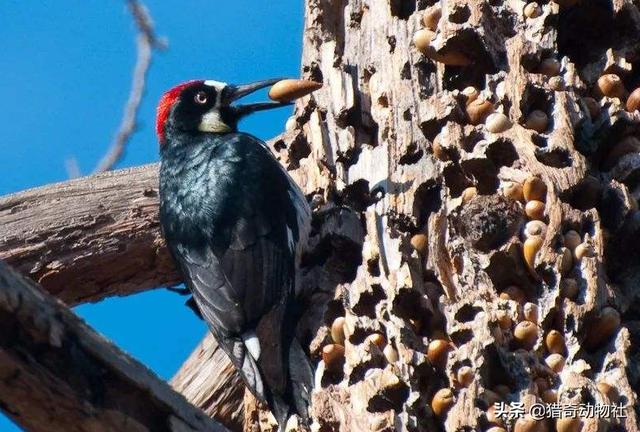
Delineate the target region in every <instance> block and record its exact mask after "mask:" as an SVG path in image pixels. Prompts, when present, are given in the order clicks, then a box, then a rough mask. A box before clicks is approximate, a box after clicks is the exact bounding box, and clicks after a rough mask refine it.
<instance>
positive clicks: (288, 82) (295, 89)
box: [269, 79, 322, 102]
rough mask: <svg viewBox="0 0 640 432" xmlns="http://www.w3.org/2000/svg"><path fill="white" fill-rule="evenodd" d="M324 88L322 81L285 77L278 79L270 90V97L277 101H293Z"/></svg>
mask: <svg viewBox="0 0 640 432" xmlns="http://www.w3.org/2000/svg"><path fill="white" fill-rule="evenodd" d="M320 88H322V83H319V82H315V81H309V80H299V79H285V80H281V81H278V82H277V83H275V84H274V85H273V87H271V89H270V90H269V97H270V98H271V99H272V100H274V101H277V102H291V101H293V100H295V99H299V98H301V97H303V96H306V95H308V94H310V93H312V92H314V91H316V90H318V89H320Z"/></svg>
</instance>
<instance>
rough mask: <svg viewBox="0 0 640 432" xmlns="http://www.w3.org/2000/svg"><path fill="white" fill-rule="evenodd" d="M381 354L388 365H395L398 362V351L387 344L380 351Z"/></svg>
mask: <svg viewBox="0 0 640 432" xmlns="http://www.w3.org/2000/svg"><path fill="white" fill-rule="evenodd" d="M382 353H383V354H384V356H385V358H386V359H387V361H388V362H389V363H395V362H397V361H398V358H399V357H398V351H397V350H396V349H395V348H394V347H392V346H391V344H387V346H385V347H384V349H383V350H382Z"/></svg>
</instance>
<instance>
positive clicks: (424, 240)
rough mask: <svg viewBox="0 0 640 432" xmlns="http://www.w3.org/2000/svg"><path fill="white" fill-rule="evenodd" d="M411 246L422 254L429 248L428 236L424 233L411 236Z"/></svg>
mask: <svg viewBox="0 0 640 432" xmlns="http://www.w3.org/2000/svg"><path fill="white" fill-rule="evenodd" d="M411 246H413V248H414V249H415V250H416V251H417V252H418V253H420V254H423V255H424V254H425V253H426V252H427V251H428V250H429V238H428V237H427V235H426V234H416V235H414V236H413V237H411Z"/></svg>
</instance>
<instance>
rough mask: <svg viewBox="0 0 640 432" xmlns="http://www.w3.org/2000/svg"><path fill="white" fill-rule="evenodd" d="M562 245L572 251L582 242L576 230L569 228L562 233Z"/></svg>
mask: <svg viewBox="0 0 640 432" xmlns="http://www.w3.org/2000/svg"><path fill="white" fill-rule="evenodd" d="M563 238H564V245H565V246H566V247H568V248H569V249H570V250H571V251H572V252H573V251H574V250H576V248H577V247H578V245H579V244H580V243H582V237H581V236H580V234H578V232H577V231H574V230H569V231H567V232H566V233H564V236H563Z"/></svg>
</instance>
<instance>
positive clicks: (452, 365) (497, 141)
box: [245, 0, 640, 431]
mask: <svg viewBox="0 0 640 432" xmlns="http://www.w3.org/2000/svg"><path fill="white" fill-rule="evenodd" d="M433 3H434V2H432V1H428V0H419V1H411V0H407V1H404V0H400V1H396V0H370V1H359V0H353V1H348V2H347V1H329V0H310V1H308V2H307V5H306V16H305V33H304V52H303V59H302V64H303V74H304V77H305V78H311V79H315V80H320V81H323V83H324V87H323V89H321V90H320V91H318V92H316V93H314V94H313V95H311V96H309V97H307V98H305V99H304V100H303V101H299V102H298V104H297V109H296V112H295V116H294V121H290V122H288V124H289V125H290V130H289V131H288V132H287V133H286V134H285V135H283V136H282V137H281V138H280V139H279V140H277V141H276V142H275V144H274V148H275V149H276V151H277V152H278V155H279V158H280V159H281V160H282V162H283V163H284V164H285V165H286V166H287V167H288V168H289V169H290V170H292V173H293V174H294V176H296V178H297V179H298V180H299V181H300V183H301V184H303V185H305V187H306V191H307V192H308V193H310V194H311V193H315V194H316V195H317V196H321V197H323V198H324V200H325V202H326V203H327V204H326V205H332V204H335V203H340V204H342V205H346V206H348V207H350V208H352V209H354V210H355V211H357V212H358V213H359V215H360V217H361V219H362V221H363V226H364V227H365V229H366V236H365V242H364V244H363V249H362V257H363V261H362V263H361V264H357V270H356V272H355V273H354V275H353V276H354V277H353V278H352V279H349V280H347V281H345V282H344V283H343V284H341V285H340V286H339V287H338V288H339V289H338V293H339V296H340V298H341V301H335V302H330V304H329V307H328V308H326V309H325V311H326V312H325V315H324V317H323V318H322V323H321V324H323V325H322V326H321V327H320V330H319V333H318V334H317V337H316V339H315V341H314V344H313V345H312V346H311V351H312V353H313V355H314V356H315V358H316V359H319V357H320V353H319V351H320V348H322V346H326V345H329V344H331V343H332V342H334V341H332V340H331V337H330V336H329V331H328V327H329V326H330V325H331V323H332V321H333V320H334V319H335V318H336V317H338V316H343V317H344V318H345V321H346V324H345V327H344V328H345V333H346V342H344V348H345V355H344V365H343V366H342V367H340V363H339V362H338V366H337V367H336V366H334V365H326V364H325V363H324V361H321V362H320V363H319V366H318V371H317V375H318V376H317V382H318V383H320V386H319V387H317V388H316V391H315V393H314V405H313V407H312V415H313V417H314V420H315V422H316V423H317V425H318V426H319V427H320V430H340V431H349V430H351V431H354V430H416V431H433V430H446V431H460V430H486V429H488V428H489V427H490V426H492V425H495V424H492V423H491V421H492V420H495V419H492V418H491V411H490V410H489V408H490V407H491V406H492V405H493V403H494V402H496V401H506V402H507V403H508V402H522V403H524V405H525V407H526V409H527V410H528V409H529V408H530V407H531V405H532V404H533V403H535V402H542V401H543V397H544V400H546V401H553V400H557V401H559V402H560V403H564V404H570V403H573V404H579V403H587V402H591V403H600V404H610V403H612V402H622V404H623V405H625V406H626V411H625V414H626V418H620V419H617V418H602V419H583V421H582V426H581V427H582V430H585V431H586V430H600V431H604V430H607V429H609V430H612V429H614V428H618V429H620V430H628V431H635V430H638V424H637V420H638V404H637V392H638V379H639V377H640V375H639V374H638V362H637V360H638V352H637V348H635V345H636V344H637V341H638V335H639V333H638V329H639V326H638V322H637V318H636V317H635V316H634V315H635V313H634V311H636V310H637V308H638V304H639V303H638V298H639V297H638V294H639V293H640V289H639V288H638V287H639V285H638V283H637V281H638V276H639V275H640V269H639V267H638V256H639V255H638V246H637V245H638V222H637V220H638V212H637V204H636V199H635V197H636V196H637V194H638V192H639V191H638V189H637V184H638V182H637V173H638V167H639V166H640V162H639V161H640V159H639V157H638V155H637V152H638V148H639V147H638V146H637V145H636V144H634V145H629V144H625V145H620V144H618V143H619V142H620V141H622V139H623V138H625V137H626V136H629V135H636V136H637V135H638V124H639V122H640V116H639V114H638V112H635V113H629V112H627V111H625V109H624V100H625V98H626V96H622V97H621V98H610V97H602V95H601V94H598V92H597V91H596V87H597V85H596V81H597V79H598V77H599V76H600V75H601V74H603V73H605V72H615V73H618V74H619V75H620V77H621V78H622V80H623V82H624V84H625V85H626V86H627V87H628V90H632V89H633V88H634V87H636V86H637V85H638V84H640V82H639V81H640V75H639V74H638V69H639V68H640V63H638V59H639V58H640V55H639V54H640V52H639V50H638V46H639V45H638V38H639V36H638V35H639V33H638V29H640V12H639V11H638V6H637V4H634V2H631V1H625V0H615V1H598V2H578V3H577V4H575V5H569V6H566V5H567V4H570V3H572V2H561V3H562V4H563V5H564V6H563V7H560V6H559V5H558V4H557V3H554V2H549V3H544V4H541V5H540V7H541V10H540V12H541V14H540V16H539V17H536V18H525V16H524V14H523V10H524V7H525V3H524V2H521V1H515V0H510V1H487V0H475V1H470V2H469V1H464V2H463V1H459V0H442V1H440V2H438V5H439V6H440V7H441V9H442V19H440V21H439V24H438V26H437V32H436V34H435V39H434V40H433V41H432V42H431V44H430V46H431V47H433V48H432V51H425V52H427V53H428V54H430V57H431V58H436V59H438V60H439V61H447V62H449V63H451V62H457V63H458V64H460V63H465V62H468V63H469V64H468V65H464V66H455V65H450V64H449V65H445V64H443V63H442V62H434V61H433V60H431V59H430V58H429V57H427V56H425V55H424V54H422V53H421V52H419V51H418V50H417V49H416V47H415V46H414V44H413V42H412V39H413V36H414V34H415V33H416V32H417V31H418V30H420V29H421V28H422V27H423V24H422V22H421V19H422V16H423V14H424V12H425V10H426V9H427V8H428V7H430V6H431V5H432V4H433ZM559 3H560V2H559ZM433 50H435V51H433ZM434 52H435V54H434ZM547 58H555V59H557V60H559V61H560V63H561V69H560V71H559V72H558V73H556V72H551V73H549V72H547V73H548V74H549V75H556V76H555V77H554V78H551V77H550V76H545V75H544V74H543V73H541V72H543V71H545V70H543V69H542V68H543V65H542V62H543V60H544V59H547ZM452 59H453V60H452ZM461 59H462V60H461ZM463 60H464V61H463ZM467 86H473V87H475V88H477V89H478V90H479V91H481V96H480V97H481V98H485V99H487V100H488V101H490V102H491V103H492V104H493V111H497V112H500V113H504V114H505V115H506V117H507V118H508V120H509V124H508V127H506V130H503V131H502V132H495V133H492V132H490V131H489V129H491V128H492V127H493V126H489V125H488V124H485V122H484V119H481V120H480V121H478V122H475V123H478V124H475V125H474V124H472V123H474V122H472V120H471V118H470V117H469V115H468V113H467V111H468V110H467V108H466V99H467V97H466V96H465V94H463V93H462V90H463V89H465V88H466V87H467ZM585 96H594V97H596V100H597V102H598V103H597V107H596V109H595V110H594V112H592V113H589V101H588V100H586V99H584V97H585ZM621 99H622V100H621ZM534 110H540V111H542V112H544V113H545V114H546V115H547V116H548V124H547V125H546V126H543V127H541V128H540V131H539V132H536V131H535V130H533V129H534V125H532V123H528V124H527V120H528V118H529V115H530V114H531V112H532V111H534ZM493 119H494V120H495V117H493ZM493 130H494V131H496V130H497V129H493ZM532 176H535V177H537V178H538V179H539V180H541V181H542V183H543V184H544V185H545V186H546V189H547V192H546V193H545V194H543V196H541V197H540V200H541V201H545V203H544V206H545V207H544V208H545V211H544V215H543V216H542V220H543V222H544V226H541V227H542V228H544V229H545V231H544V232H543V233H541V234H538V235H535V236H533V240H531V241H529V242H528V243H527V245H526V250H524V249H523V248H524V246H525V245H524V244H525V240H526V237H525V232H524V227H525V224H526V223H527V222H528V221H529V220H530V217H529V216H527V215H526V214H525V202H523V201H520V200H517V199H516V200H514V199H512V198H510V197H509V196H512V195H511V194H510V193H509V192H508V187H512V188H513V185H514V184H515V185H516V186H515V187H516V188H517V185H522V184H523V183H524V182H525V181H526V180H527V179H528V178H530V177H532ZM318 201H321V200H320V199H319V198H318ZM531 206H533V205H532V204H530V209H531ZM321 209H322V207H320V210H321ZM530 214H533V213H530ZM534 217H539V216H534ZM530 228H532V227H531V225H530ZM569 230H575V231H577V232H578V233H579V237H580V238H579V242H582V243H583V245H582V246H580V247H579V248H577V249H576V251H577V252H573V251H572V247H570V246H571V245H570V240H569V236H567V237H566V238H565V236H564V234H565V233H567V231H569ZM420 235H424V236H426V237H421V236H420ZM425 238H426V239H427V241H426V243H425ZM538 246H539V250H537V247H538ZM532 251H533V252H532ZM585 251H587V253H586V254H585V253H584V252H585ZM525 254H526V255H527V257H528V258H529V259H530V263H529V264H527V262H526V260H525ZM511 286H516V287H517V288H516V289H514V288H510V287H511ZM572 291H575V292H572ZM526 320H528V321H531V322H532V323H533V325H532V326H531V327H530V328H532V329H533V330H534V331H533V333H532V334H533V339H531V340H525V341H523V340H521V338H519V335H520V331H521V330H522V329H523V327H525V326H526V325H527V324H520V323H521V322H523V321H526ZM551 330H555V331H557V332H559V334H560V336H561V337H562V338H563V339H564V340H565V345H566V348H562V349H560V350H559V351H560V354H561V355H562V359H564V360H565V362H566V363H565V365H564V367H557V368H556V370H555V371H554V370H552V368H551V367H550V366H549V364H553V362H552V361H553V360H554V357H551V358H550V357H549V356H550V354H552V352H551V351H550V349H551V348H549V347H548V346H547V345H548V344H547V343H546V342H545V338H546V337H547V335H548V334H549V332H550V331H551ZM373 333H379V334H380V335H382V336H383V340H384V343H382V344H380V345H376V344H373V343H371V342H370V339H369V338H368V336H369V335H371V334H373ZM436 339H445V340H446V341H449V342H451V344H452V345H453V346H454V347H455V348H454V349H452V350H451V351H450V352H449V353H448V354H447V355H446V356H445V359H446V360H445V361H444V362H438V361H436V359H435V358H434V359H433V360H434V361H431V360H430V359H429V357H428V356H427V355H426V354H427V347H428V346H429V344H430V343H431V342H432V341H434V340H436ZM394 353H396V354H397V356H398V357H399V359H398V360H397V361H395V360H394V359H393V354H394ZM385 354H387V355H386V356H385ZM555 358H556V359H557V356H556V357H555ZM389 359H391V360H389ZM554 367H555V365H554ZM467 368H469V369H467ZM465 374H467V375H465ZM469 374H470V375H469ZM465 376H466V377H469V376H470V379H466V378H465ZM607 386H608V387H610V388H613V389H614V390H607ZM439 389H450V391H451V392H452V394H453V404H452V406H451V407H449V408H448V409H446V410H443V412H442V413H440V414H437V412H438V411H439V410H437V409H436V410H434V408H433V403H434V401H433V399H434V395H435V394H436V392H437V391H438V390H439ZM545 389H548V391H546V392H545ZM434 411H435V412H434ZM262 417H264V416H262ZM245 418H246V419H255V421H254V422H253V424H249V425H246V426H245V430H257V429H260V428H261V427H260V422H259V421H258V419H260V418H261V415H260V411H259V410H258V412H257V413H256V408H252V409H250V412H248V413H246V414H245ZM505 423H506V427H507V429H509V430H511V429H512V428H513V427H514V422H513V421H506V422H505ZM519 427H520V426H519ZM536 427H537V430H540V431H542V430H553V429H554V428H555V424H554V421H553V420H550V419H549V420H544V421H539V422H537V424H536ZM262 429H263V430H264V427H262Z"/></svg>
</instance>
